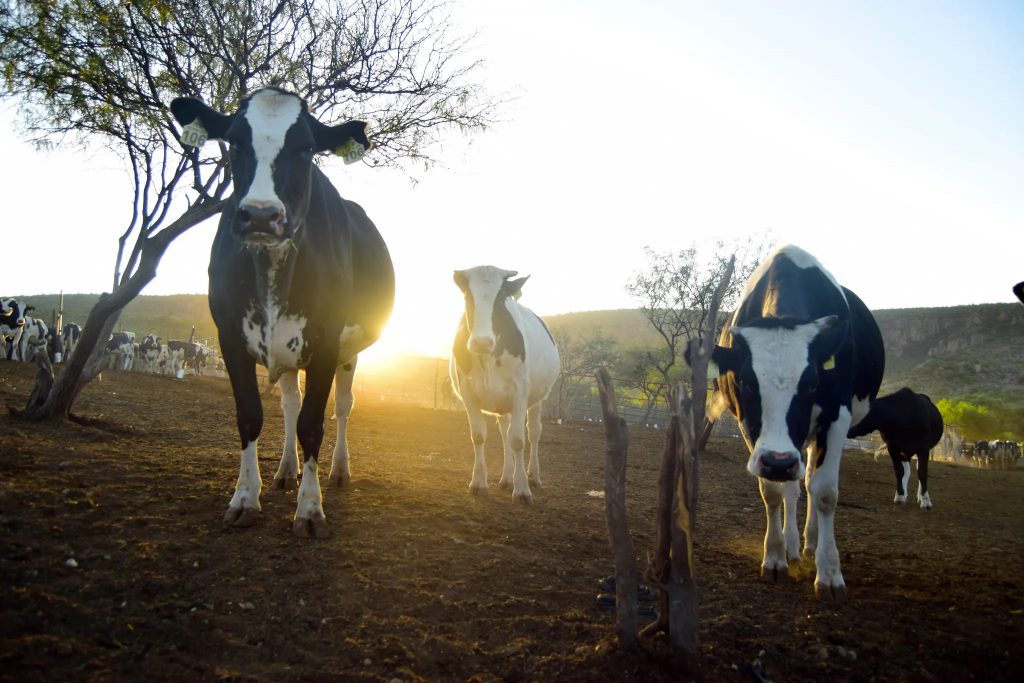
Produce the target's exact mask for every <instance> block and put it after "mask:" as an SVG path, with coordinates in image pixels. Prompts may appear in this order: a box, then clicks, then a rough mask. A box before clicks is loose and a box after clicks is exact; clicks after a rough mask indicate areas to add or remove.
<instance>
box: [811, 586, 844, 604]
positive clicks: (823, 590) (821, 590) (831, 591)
mask: <svg viewBox="0 0 1024 683" xmlns="http://www.w3.org/2000/svg"><path fill="white" fill-rule="evenodd" d="M814 597H816V598H818V599H819V600H831V601H832V602H846V586H844V585H842V584H840V585H838V586H828V585H826V584H823V583H819V582H817V581H815V582H814Z"/></svg>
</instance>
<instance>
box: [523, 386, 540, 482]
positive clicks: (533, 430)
mask: <svg viewBox="0 0 1024 683" xmlns="http://www.w3.org/2000/svg"><path fill="white" fill-rule="evenodd" d="M526 428H527V431H528V432H529V437H530V466H529V467H528V468H527V470H526V472H527V474H529V475H530V477H529V478H530V484H531V485H533V486H540V485H541V483H540V434H541V432H542V431H543V430H544V426H543V424H542V421H541V404H540V403H538V404H537V405H535V406H533V407H532V408H530V409H529V410H527V411H526Z"/></svg>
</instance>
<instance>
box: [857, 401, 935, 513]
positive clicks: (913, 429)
mask: <svg viewBox="0 0 1024 683" xmlns="http://www.w3.org/2000/svg"><path fill="white" fill-rule="evenodd" d="M944 428H945V425H944V424H943V422H942V414H941V413H940V412H939V409H938V408H936V407H935V404H934V403H932V400H931V399H930V398H928V397H927V396H925V395H924V394H918V393H915V392H914V391H912V390H910V389H908V388H906V387H904V388H902V389H900V390H899V391H897V392H895V393H893V394H889V395H888V396H880V397H878V398H876V399H875V400H874V401H872V402H871V410H870V411H869V412H868V414H867V416H866V417H865V418H864V419H863V420H861V421H860V424H858V425H857V426H856V427H854V428H852V429H851V430H850V434H849V436H850V437H851V438H853V437H858V436H863V435H864V434H870V433H871V432H874V431H878V433H879V434H881V435H882V441H884V442H885V447H886V449H887V450H888V451H889V457H890V458H892V466H893V469H894V470H895V472H896V497H895V498H893V502H894V503H906V502H907V492H908V491H907V484H909V483H910V459H911V458H912V457H914V456H915V455H916V456H917V502H918V504H919V505H920V506H921V508H922V509H924V510H930V509H931V507H932V499H931V496H930V495H929V494H928V454H929V451H931V449H932V448H934V447H935V445H936V444H937V443H939V440H940V439H942V431H943V429H944Z"/></svg>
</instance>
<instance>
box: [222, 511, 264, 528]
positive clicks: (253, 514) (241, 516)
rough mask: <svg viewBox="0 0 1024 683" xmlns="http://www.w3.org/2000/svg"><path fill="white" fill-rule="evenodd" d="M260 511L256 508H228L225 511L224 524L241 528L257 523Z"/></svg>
mask: <svg viewBox="0 0 1024 683" xmlns="http://www.w3.org/2000/svg"><path fill="white" fill-rule="evenodd" d="M259 516H260V511H259V510H257V509H255V508H228V511H227V512H225V513H224V525H225V526H234V527H239V528H244V527H250V526H253V525H254V524H256V520H257V519H259Z"/></svg>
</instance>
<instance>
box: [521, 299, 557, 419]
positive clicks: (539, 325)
mask: <svg viewBox="0 0 1024 683" xmlns="http://www.w3.org/2000/svg"><path fill="white" fill-rule="evenodd" d="M515 305H517V306H519V304H518V303H517V304H515ZM519 308H520V311H521V312H520V315H519V318H520V320H521V322H522V330H523V340H524V342H525V345H526V370H527V376H528V377H529V380H530V394H529V397H528V398H527V403H528V404H529V405H531V406H533V405H536V404H537V403H539V402H540V401H543V400H544V399H545V398H546V397H547V395H548V392H549V391H551V387H553V386H554V385H555V381H556V380H557V379H558V374H559V372H560V370H561V360H560V359H559V356H558V347H557V346H556V345H555V339H554V337H553V336H552V335H551V331H550V330H549V329H548V327H547V325H545V324H544V321H543V320H541V319H540V317H539V316H538V315H537V314H536V313H534V312H533V311H531V310H530V309H529V308H526V307H525V306H519Z"/></svg>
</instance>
